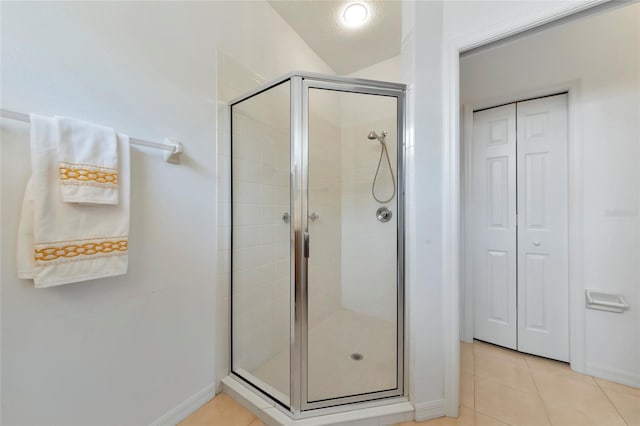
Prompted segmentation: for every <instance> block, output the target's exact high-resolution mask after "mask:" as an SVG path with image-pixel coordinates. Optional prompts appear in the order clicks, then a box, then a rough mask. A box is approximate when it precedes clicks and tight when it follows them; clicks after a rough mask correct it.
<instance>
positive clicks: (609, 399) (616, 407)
mask: <svg viewBox="0 0 640 426" xmlns="http://www.w3.org/2000/svg"><path fill="white" fill-rule="evenodd" d="M591 377H593V376H591ZM593 381H594V382H596V386H598V389H600V392H602V393H603V394H604V396H605V397H606V398H607V400H608V401H609V402H610V403H611V405H613V408H615V409H616V412H617V413H618V415H619V416H620V418H621V419H622V421H623V422H624V424H626V425H627V426H629V422H628V421H627V419H626V418H625V417H624V416H623V415H622V413H621V412H620V410H619V409H618V406H617V405H616V404H615V402H613V401H612V400H611V398H610V397H609V394H608V393H607V391H606V390H605V389H604V388H603V387H602V386H601V385H600V382H598V380H597V379H596V378H595V377H593Z"/></svg>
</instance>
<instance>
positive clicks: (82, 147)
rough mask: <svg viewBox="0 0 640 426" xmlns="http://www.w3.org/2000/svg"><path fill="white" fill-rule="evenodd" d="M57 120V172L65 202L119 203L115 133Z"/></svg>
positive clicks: (106, 129) (100, 128)
mask: <svg viewBox="0 0 640 426" xmlns="http://www.w3.org/2000/svg"><path fill="white" fill-rule="evenodd" d="M56 119H57V120H58V131H59V142H58V170H59V178H60V184H61V186H60V190H61V191H62V199H63V201H65V202H67V203H87V204H118V142H117V140H116V132H115V131H114V130H113V129H112V128H109V127H104V126H99V125H97V124H93V123H87V122H85V121H80V120H75V119H73V118H67V117H56Z"/></svg>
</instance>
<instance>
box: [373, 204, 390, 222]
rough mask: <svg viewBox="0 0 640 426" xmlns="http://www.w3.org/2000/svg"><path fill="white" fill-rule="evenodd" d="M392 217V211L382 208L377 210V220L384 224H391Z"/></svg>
mask: <svg viewBox="0 0 640 426" xmlns="http://www.w3.org/2000/svg"><path fill="white" fill-rule="evenodd" d="M391 216H393V214H392V213H391V210H389V209H388V208H386V207H380V208H379V209H378V210H376V218H377V219H378V220H379V221H380V222H382V223H384V222H389V221H390V220H391Z"/></svg>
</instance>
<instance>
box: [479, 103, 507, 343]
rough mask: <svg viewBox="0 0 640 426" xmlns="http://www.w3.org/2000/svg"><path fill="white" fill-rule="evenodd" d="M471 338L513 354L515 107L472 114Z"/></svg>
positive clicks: (502, 107)
mask: <svg viewBox="0 0 640 426" xmlns="http://www.w3.org/2000/svg"><path fill="white" fill-rule="evenodd" d="M471 150H472V158H473V161H472V171H471V173H472V176H473V183H472V187H471V191H472V200H471V208H472V210H471V211H472V214H473V217H474V220H473V225H472V226H473V230H474V231H473V237H474V238H473V243H472V244H473V271H474V274H473V283H472V285H473V288H474V336H475V338H477V339H480V340H485V341H487V342H491V343H495V344H497V345H501V346H505V347H508V348H511V349H516V342H517V339H516V332H517V330H516V327H517V325H516V258H517V249H516V106H515V104H510V105H505V106H501V107H496V108H492V109H488V110H484V111H479V112H475V113H474V114H473V141H472V147H471Z"/></svg>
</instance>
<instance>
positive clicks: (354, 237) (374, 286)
mask: <svg viewBox="0 0 640 426" xmlns="http://www.w3.org/2000/svg"><path fill="white" fill-rule="evenodd" d="M341 111H342V132H341V138H342V227H343V231H342V261H343V267H342V280H341V282H342V290H341V294H342V305H343V307H344V308H346V309H350V310H353V311H356V312H358V313H361V314H365V315H369V316H373V317H376V318H379V319H383V320H387V321H395V318H396V308H397V303H396V300H397V299H396V295H397V289H396V285H395V283H396V282H397V278H396V265H397V263H396V258H397V243H396V241H397V240H396V228H397V218H398V209H397V200H398V196H397V194H396V196H395V197H394V198H393V199H392V200H390V201H389V202H387V203H379V202H377V201H375V200H374V198H373V196H372V194H371V185H372V182H373V178H374V176H375V172H376V167H377V165H378V160H379V158H380V149H381V145H380V143H378V141H376V140H373V141H372V140H369V139H367V135H368V134H369V132H370V131H375V132H376V133H377V134H378V135H381V134H382V131H383V130H386V131H387V133H388V136H387V137H386V144H387V149H388V152H389V157H390V160H391V166H392V168H393V176H394V178H395V179H396V181H397V179H398V170H397V136H396V134H397V119H396V101H395V98H391V97H383V96H372V95H354V94H345V95H343V96H342V97H341ZM392 193H393V186H392V180H391V175H390V172H389V166H388V164H387V162H386V158H384V157H383V159H382V164H381V165H380V174H379V175H378V179H377V181H376V194H377V196H378V198H379V199H386V198H388V197H390V196H391V194H392ZM381 206H386V207H387V208H389V210H391V212H392V214H393V216H392V218H391V220H390V221H389V222H386V223H382V222H379V221H378V220H377V219H376V210H377V209H378V208H379V207H381Z"/></svg>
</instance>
